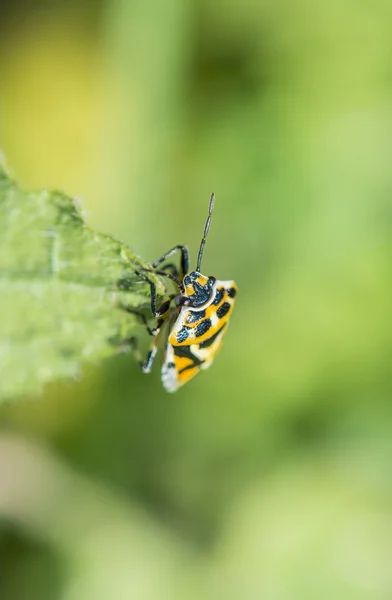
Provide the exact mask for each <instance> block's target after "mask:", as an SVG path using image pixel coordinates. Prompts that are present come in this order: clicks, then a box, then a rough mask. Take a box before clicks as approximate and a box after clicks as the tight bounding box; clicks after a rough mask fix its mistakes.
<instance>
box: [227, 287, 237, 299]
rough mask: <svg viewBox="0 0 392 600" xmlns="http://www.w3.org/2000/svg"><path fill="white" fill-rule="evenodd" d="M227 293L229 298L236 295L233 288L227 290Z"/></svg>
mask: <svg viewBox="0 0 392 600" xmlns="http://www.w3.org/2000/svg"><path fill="white" fill-rule="evenodd" d="M227 293H228V294H229V298H235V297H236V295H237V290H236V289H235V288H230V289H228V290H227Z"/></svg>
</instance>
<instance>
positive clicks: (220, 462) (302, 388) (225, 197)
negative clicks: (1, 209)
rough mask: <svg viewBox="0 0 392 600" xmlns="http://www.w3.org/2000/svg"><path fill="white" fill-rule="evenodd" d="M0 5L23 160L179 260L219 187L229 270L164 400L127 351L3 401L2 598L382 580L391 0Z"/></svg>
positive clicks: (127, 236)
mask: <svg viewBox="0 0 392 600" xmlns="http://www.w3.org/2000/svg"><path fill="white" fill-rule="evenodd" d="M0 14H1V17H0V146H1V149H2V151H3V152H4V154H5V155H6V158H7V161H8V163H9V164H10V165H11V166H12V168H13V170H14V173H15V175H16V176H17V178H18V180H19V182H20V183H22V184H23V185H24V186H25V187H28V188H43V187H45V188H56V189H58V188H60V189H63V190H64V191H66V192H67V193H69V194H71V195H74V196H78V197H81V198H82V199H83V207H84V209H85V211H86V214H87V222H88V224H89V225H90V226H92V227H95V228H97V229H98V230H100V231H103V232H105V233H109V234H111V235H113V236H116V237H118V238H120V239H122V240H124V241H125V242H127V243H128V244H129V245H130V246H132V247H133V248H134V249H136V250H137V251H138V252H140V254H141V255H142V256H144V258H146V259H147V260H151V261H152V260H154V259H155V258H156V257H158V256H160V255H161V254H162V253H163V252H164V251H165V250H167V249H169V248H170V247H172V246H173V245H175V244H177V243H187V244H188V245H189V247H190V251H191V256H192V257H193V261H195V259H196V255H197V248H198V244H199V241H200V238H201V233H202V228H203V225H204V220H205V216H206V210H207V205H208V198H209V195H210V193H211V191H212V190H214V191H215V193H216V209H215V214H214V218H213V223H212V227H211V232H210V236H209V239H208V242H207V246H206V252H205V255H204V263H203V270H205V271H206V272H207V274H214V275H215V276H216V277H218V278H221V279H235V281H236V282H237V284H238V286H239V289H240V293H239V296H238V300H237V306H236V310H235V311H234V315H233V318H232V322H231V324H230V330H229V332H228V334H227V336H226V341H225V345H224V348H223V350H222V352H221V354H220V356H219V358H218V359H217V360H216V363H215V364H214V366H213V368H211V369H210V370H209V371H207V372H205V373H203V374H202V375H201V376H199V377H198V378H196V379H195V380H194V381H192V383H190V384H189V385H188V386H186V387H185V388H183V389H182V390H181V391H180V392H178V393H177V394H176V395H174V396H169V395H168V394H166V393H165V392H164V391H163V389H162V388H161V385H160V380H159V379H160V378H159V366H158V365H156V368H155V369H154V372H153V374H151V375H150V376H148V377H147V376H143V375H142V374H141V373H140V372H139V369H138V367H137V366H136V364H135V362H134V361H133V360H132V358H131V357H130V356H129V355H126V356H121V357H117V358H115V359H112V360H108V361H106V362H103V363H102V364H99V365H95V366H88V365H87V366H86V367H85V369H84V371H83V377H82V378H81V379H80V381H69V382H63V383H61V384H54V385H51V386H49V387H48V388H46V390H45V391H44V393H43V394H42V395H41V396H39V397H38V398H34V399H26V400H24V401H19V402H18V403H15V404H9V405H6V406H2V407H1V408H0V420H1V435H0V523H1V524H0V598H1V600H24V599H27V598H28V599H29V600H55V599H56V600H57V599H61V600H63V599H64V600H101V599H102V600H107V599H108V598H116V599H127V600H128V599H131V598H132V599H133V598H135V599H138V600H139V599H140V600H172V599H174V600H177V599H178V600H188V599H190V600H191V599H196V598H197V599H200V598H203V599H213V600H216V599H221V598H222V599H223V598H224V599H225V600H226V599H227V600H237V599H241V600H259V599H260V600H296V599H298V600H308V599H309V600H314V598H317V599H319V600H323V599H326V600H327V599H328V600H330V599H331V598H334V599H342V600H390V599H391V598H392V512H391V506H392V481H391V473H392V470H391V467H392V464H391V462H392V461H391V452H392V438H391V432H392V421H391V418H392V414H391V402H390V401H391V392H392V375H391V353H392V327H391V326H392V323H391V301H390V297H391V292H392V277H391V256H392V235H391V234H392V208H391V195H392V170H391V155H392V7H391V4H390V2H389V1H388V0H373V2H352V1H351V0H339V1H337V0H331V1H329V2H325V1H321V0H313V1H311V0H274V1H272V0H261V1H259V2H257V1H256V0H242V1H240V0H225V1H223V0H214V2H210V1H209V0H166V1H164V2H161V1H159V0H101V1H94V0H67V1H65V0H64V1H60V0H30V1H27V0H14V1H13V2H7V1H6V0H2V1H1V2H0ZM192 264H194V263H192ZM0 376H1V375H0Z"/></svg>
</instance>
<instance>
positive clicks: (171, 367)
mask: <svg viewBox="0 0 392 600" xmlns="http://www.w3.org/2000/svg"><path fill="white" fill-rule="evenodd" d="M166 366H167V368H168V369H175V368H176V365H175V364H174V363H173V362H169V363H167V365H166Z"/></svg>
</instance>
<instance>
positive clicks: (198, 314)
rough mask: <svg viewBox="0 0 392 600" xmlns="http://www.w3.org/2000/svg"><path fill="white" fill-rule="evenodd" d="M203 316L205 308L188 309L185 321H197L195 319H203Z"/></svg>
mask: <svg viewBox="0 0 392 600" xmlns="http://www.w3.org/2000/svg"><path fill="white" fill-rule="evenodd" d="M205 316H206V311H205V310H199V311H197V310H190V311H189V313H188V316H187V318H186V322H187V323H197V321H200V320H201V319H204V317H205Z"/></svg>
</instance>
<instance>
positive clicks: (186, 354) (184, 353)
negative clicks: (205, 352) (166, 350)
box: [173, 346, 204, 373]
mask: <svg viewBox="0 0 392 600" xmlns="http://www.w3.org/2000/svg"><path fill="white" fill-rule="evenodd" d="M173 351H174V354H175V355H176V356H179V357H182V358H189V360H191V361H192V362H191V364H190V365H187V366H186V367H184V368H183V369H181V371H180V373H183V372H184V371H188V370H189V369H193V368H194V367H199V366H200V365H202V364H203V362H204V360H200V358H198V357H197V356H195V355H194V354H193V353H192V350H191V347H190V346H173Z"/></svg>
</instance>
